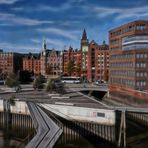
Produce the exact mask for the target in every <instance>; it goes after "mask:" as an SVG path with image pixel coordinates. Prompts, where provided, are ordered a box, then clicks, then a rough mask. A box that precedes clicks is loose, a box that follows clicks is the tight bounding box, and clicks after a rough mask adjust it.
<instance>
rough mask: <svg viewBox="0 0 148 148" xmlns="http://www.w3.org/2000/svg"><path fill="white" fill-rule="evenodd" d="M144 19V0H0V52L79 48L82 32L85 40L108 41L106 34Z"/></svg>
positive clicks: (147, 5) (147, 12) (146, 6)
mask: <svg viewBox="0 0 148 148" xmlns="http://www.w3.org/2000/svg"><path fill="white" fill-rule="evenodd" d="M137 19H148V1H147V0H136V1H135V0H122V1H121V0H0V49H3V50H4V51H15V52H39V51H41V48H42V42H43V39H46V40H47V47H48V48H50V49H51V48H55V49H57V50H63V49H64V48H65V46H66V48H68V47H69V46H70V45H71V46H72V47H74V48H79V47H80V38H81V36H82V32H83V29H84V28H85V29H86V31H87V35H88V38H89V41H91V40H95V41H96V42H98V43H99V44H101V43H102V42H103V40H105V41H106V42H108V31H109V30H111V29H113V28H115V27H117V26H120V25H122V24H124V23H127V22H131V21H134V20H137Z"/></svg>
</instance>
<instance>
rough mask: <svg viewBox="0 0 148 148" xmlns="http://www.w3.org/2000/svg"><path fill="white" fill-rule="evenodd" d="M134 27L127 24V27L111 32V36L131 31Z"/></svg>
mask: <svg viewBox="0 0 148 148" xmlns="http://www.w3.org/2000/svg"><path fill="white" fill-rule="evenodd" d="M134 29H135V26H128V27H126V28H123V29H120V30H118V31H116V32H112V33H111V37H114V36H119V35H121V34H123V33H126V32H130V31H133V30H134Z"/></svg>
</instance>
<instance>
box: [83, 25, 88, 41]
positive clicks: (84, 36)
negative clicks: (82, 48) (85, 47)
mask: <svg viewBox="0 0 148 148" xmlns="http://www.w3.org/2000/svg"><path fill="white" fill-rule="evenodd" d="M82 40H87V34H86V30H85V28H84V31H83V35H82Z"/></svg>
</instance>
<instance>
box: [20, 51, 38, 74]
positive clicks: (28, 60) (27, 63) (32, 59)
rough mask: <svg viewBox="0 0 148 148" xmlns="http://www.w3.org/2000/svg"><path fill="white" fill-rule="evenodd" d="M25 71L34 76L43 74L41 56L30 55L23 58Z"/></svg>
mask: <svg viewBox="0 0 148 148" xmlns="http://www.w3.org/2000/svg"><path fill="white" fill-rule="evenodd" d="M23 71H28V72H30V73H33V74H34V75H39V74H40V73H41V63H40V54H33V53H29V54H27V55H25V56H24V57H23Z"/></svg>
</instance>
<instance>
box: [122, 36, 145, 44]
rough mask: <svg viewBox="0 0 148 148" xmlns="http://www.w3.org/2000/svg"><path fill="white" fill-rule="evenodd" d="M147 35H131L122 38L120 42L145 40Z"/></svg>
mask: <svg viewBox="0 0 148 148" xmlns="http://www.w3.org/2000/svg"><path fill="white" fill-rule="evenodd" d="M147 40H148V36H147V35H136V36H135V35H132V36H127V37H124V38H122V43H126V42H131V41H147Z"/></svg>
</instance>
